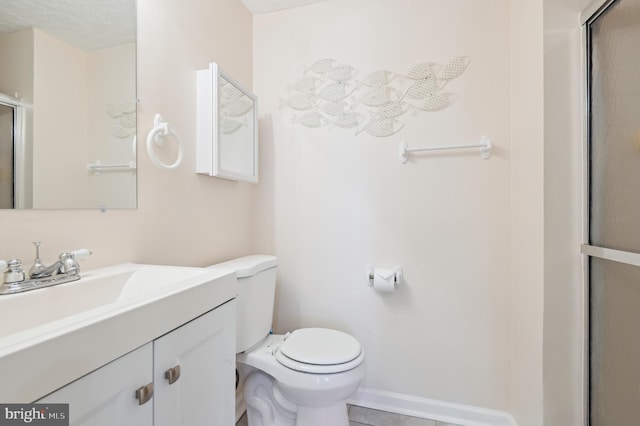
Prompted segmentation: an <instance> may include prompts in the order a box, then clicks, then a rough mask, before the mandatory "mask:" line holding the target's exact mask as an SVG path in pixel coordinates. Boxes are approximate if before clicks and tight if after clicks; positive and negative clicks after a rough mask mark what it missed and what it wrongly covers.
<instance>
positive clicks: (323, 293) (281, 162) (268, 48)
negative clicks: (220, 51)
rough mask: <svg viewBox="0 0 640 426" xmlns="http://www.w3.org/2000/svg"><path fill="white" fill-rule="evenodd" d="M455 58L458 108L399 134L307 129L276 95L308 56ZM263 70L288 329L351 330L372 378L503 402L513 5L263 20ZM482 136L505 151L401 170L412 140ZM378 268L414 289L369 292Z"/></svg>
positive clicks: (319, 7)
mask: <svg viewBox="0 0 640 426" xmlns="http://www.w3.org/2000/svg"><path fill="white" fill-rule="evenodd" d="M488 22H491V25H487V23H488ZM329 28H330V29H331V30H329ZM459 55H468V56H470V58H471V63H470V65H469V67H468V69H467V70H466V71H465V73H464V74H463V75H462V76H461V77H460V78H458V79H457V80H454V81H452V82H450V83H449V85H448V86H447V88H448V90H450V91H452V92H455V93H456V94H457V100H456V102H455V104H454V105H453V106H452V107H451V108H449V109H446V110H443V111H439V112H434V113H421V114H417V115H416V114H411V113H408V114H406V116H403V117H402V118H403V121H405V123H406V124H405V128H404V129H403V130H402V131H401V132H399V133H397V134H396V135H394V136H391V137H387V138H375V137H373V136H369V135H367V134H366V133H362V134H360V135H358V136H354V133H353V131H345V130H342V129H339V128H337V127H333V128H332V127H328V128H322V129H308V128H305V127H303V126H301V125H299V124H298V125H294V124H292V122H291V115H292V111H291V110H289V109H286V108H281V107H280V105H279V103H280V101H279V98H285V99H286V97H287V94H288V92H287V84H292V83H294V82H295V81H296V79H298V78H300V77H301V75H302V70H303V65H307V66H308V65H310V64H311V63H312V62H313V61H315V60H317V59H320V58H325V57H329V58H334V59H336V60H338V61H340V62H343V63H346V64H349V65H352V66H354V67H355V68H356V69H358V70H360V74H359V75H358V77H360V78H364V77H365V76H366V75H367V74H368V73H370V72H373V71H376V70H379V69H389V70H392V71H395V72H407V71H408V70H409V68H410V67H411V66H412V65H415V64H417V63H419V62H437V63H446V62H447V61H448V60H449V59H451V58H453V57H455V56H459ZM254 70H255V75H254V81H255V84H254V89H255V91H256V93H257V95H258V96H259V98H260V117H261V125H262V129H261V132H262V133H261V149H262V151H261V155H262V160H261V170H262V172H261V173H262V174H261V179H262V181H261V184H260V189H261V191H263V195H262V197H263V198H262V202H261V204H260V207H259V208H258V209H257V212H259V222H260V223H261V224H262V226H261V227H260V229H266V230H267V232H269V230H270V229H273V231H271V232H273V233H274V234H273V236H272V237H271V238H272V240H270V239H269V235H267V238H265V241H262V242H261V249H262V250H264V251H272V252H274V253H275V254H276V255H277V256H278V257H279V258H280V269H279V296H278V309H277V313H276V331H279V332H284V331H287V330H291V329H293V328H296V327H301V326H312V325H313V326H327V327H334V328H337V329H340V330H344V331H347V332H349V333H351V334H353V335H354V336H355V337H357V338H358V339H359V340H360V341H361V342H362V343H363V345H364V347H365V350H366V354H367V365H368V373H367V377H366V381H365V383H364V386H365V387H368V388H373V389H378V390H385V391H392V392H397V393H402V394H409V395H415V396H420V397H425V398H433V399H438V400H444V401H454V402H457V403H462V404H470V405H477V406H482V407H488V408H495V409H500V410H507V409H508V404H509V398H508V391H509V385H508V384H509V327H510V312H511V308H510V306H509V294H510V276H509V241H510V237H509V233H510V229H509V225H508V224H509V220H510V211H509V209H510V201H509V191H510V189H509V157H510V143H509V102H510V100H509V3H508V2H507V1H503V0H493V1H484V2H477V1H473V0H458V1H447V2H438V1H420V2H416V1H412V0H401V1H375V2H371V1H367V0H340V1H328V2H322V3H319V4H316V5H312V6H308V7H302V8H297V9H292V10H288V11H283V12H277V13H271V14H267V15H258V16H256V17H255V18H254ZM484 133H486V134H488V135H489V136H491V138H492V140H493V142H494V144H495V147H496V148H495V150H494V155H493V156H492V157H491V159H490V160H482V159H481V158H480V156H479V155H478V152H472V153H469V152H466V153H464V152H463V153H458V154H442V153H439V154H438V153H436V154H434V155H416V156H414V157H412V159H411V161H410V162H409V163H408V164H404V165H403V164H401V163H400V161H399V159H398V156H397V150H398V145H399V144H400V143H401V142H402V141H406V142H407V144H408V145H409V146H411V147H421V146H434V145H452V144H461V143H462V144H469V143H478V142H479V139H480V136H481V135H482V134H484ZM264 193H266V194H268V195H266V196H265V195H264ZM260 234H262V232H260ZM368 263H372V264H374V265H376V266H379V267H385V266H392V265H395V264H399V265H401V266H402V267H403V268H404V271H405V274H406V275H405V278H406V284H405V285H404V286H402V287H401V288H400V289H399V290H398V291H397V292H396V293H394V294H381V293H378V292H376V291H374V290H372V289H371V288H369V287H367V284H366V277H365V267H366V265H367V264H368Z"/></svg>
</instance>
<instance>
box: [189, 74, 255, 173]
mask: <svg viewBox="0 0 640 426" xmlns="http://www.w3.org/2000/svg"><path fill="white" fill-rule="evenodd" d="M196 98H197V116H196V123H197V124H196V126H197V129H196V139H197V144H196V147H197V148H196V152H197V159H196V172H197V173H200V174H205V175H208V176H216V177H220V178H225V179H230V180H236V181H245V182H251V183H257V182H258V99H257V98H256V96H255V95H254V94H253V93H251V92H250V91H249V90H247V89H246V88H245V87H244V86H242V84H240V83H238V82H237V81H236V80H234V79H233V78H232V77H231V76H230V75H228V74H227V73H225V72H224V71H223V70H222V69H221V68H220V66H219V65H218V64H216V63H211V64H209V68H208V69H205V70H199V71H197V97H196Z"/></svg>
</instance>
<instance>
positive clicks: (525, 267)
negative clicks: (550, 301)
mask: <svg viewBox="0 0 640 426" xmlns="http://www.w3.org/2000/svg"><path fill="white" fill-rule="evenodd" d="M542 24H543V16H542V0H511V175H510V184H511V205H510V222H511V235H510V237H511V241H510V249H511V259H510V260H511V262H510V263H511V312H512V320H511V321H512V328H511V352H510V380H511V386H510V404H509V406H510V411H511V413H512V414H513V415H514V417H515V418H516V420H517V421H518V424H519V425H521V426H528V425H541V424H542V416H543V389H542V318H543V317H542V316H543V303H544V300H543V290H544V288H543V286H544V281H543V279H544V277H543V267H544V264H543V262H544V246H543V244H544V238H543V235H544V217H543V214H544V211H543V207H544V204H543V202H544V200H543V197H544V194H543V191H544V188H543V182H544V181H543V179H544V134H543V129H544V116H543V114H544V105H543V101H544V97H543V90H544V81H543V45H542Z"/></svg>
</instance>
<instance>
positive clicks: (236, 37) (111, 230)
mask: <svg viewBox="0 0 640 426" xmlns="http://www.w3.org/2000/svg"><path fill="white" fill-rule="evenodd" d="M138 7H139V20H138V21H139V27H138V34H139V38H138V96H139V98H140V100H141V103H140V106H139V107H140V109H139V130H138V135H139V137H140V138H146V135H147V133H148V132H149V130H151V127H152V121H153V115H154V114H155V113H162V114H163V115H164V116H165V117H166V118H167V119H168V120H169V121H170V122H171V124H172V125H173V126H174V129H175V131H176V132H177V133H178V134H179V135H180V136H181V138H182V139H183V142H184V144H185V160H184V163H183V165H182V166H181V167H180V168H179V169H177V170H175V171H172V172H168V171H164V170H158V169H156V168H155V167H154V166H153V165H152V163H151V161H150V160H149V159H148V157H147V156H146V153H144V151H139V152H140V155H139V162H138V163H139V175H138V183H139V208H138V209H137V210H132V211H107V212H106V213H100V212H99V211H97V210H93V211H92V210H86V211H70V210H60V211H11V210H2V211H0V258H2V259H8V258H12V257H19V258H21V259H22V260H23V261H25V263H26V264H27V267H28V266H29V264H30V262H31V261H32V259H33V248H32V244H31V241H33V240H42V241H43V246H42V249H41V253H42V255H43V258H44V260H45V261H48V262H49V261H51V260H53V259H54V258H55V257H56V256H57V254H58V253H59V252H60V251H62V250H69V249H74V248H78V247H88V248H91V249H93V250H94V254H93V256H92V257H91V258H90V259H88V260H86V261H83V262H82V264H83V267H84V268H85V269H91V268H95V267H99V266H106V265H112V264H117V263H122V262H131V261H133V262H148V263H165V264H177V265H205V264H209V263H211V262H214V261H220V260H223V259H228V258H231V257H235V256H239V255H243V254H247V253H250V252H251V235H250V231H251V229H250V228H251V220H250V218H251V214H252V213H251V209H252V202H251V190H252V188H251V185H248V184H246V185H245V184H239V183H233V182H228V181H224V180H222V179H213V178H208V177H204V176H197V175H196V174H195V144H194V140H195V71H196V70H197V69H200V68H204V67H206V65H207V63H208V62H210V61H217V62H219V63H221V64H222V65H223V66H224V67H225V69H226V70H228V71H229V72H230V73H232V74H233V75H234V76H237V78H238V79H239V80H240V81H242V82H243V83H244V84H245V85H247V86H251V80H252V58H251V38H252V29H251V15H250V14H249V12H248V11H247V10H246V9H245V8H244V6H242V4H241V3H240V2H237V1H236V0H219V1H216V2H215V3H212V2H209V1H205V0H189V1H188V2H172V1H168V0H162V1H152V0H141V1H139V2H138ZM59 189H61V190H63V191H64V187H63V188H59Z"/></svg>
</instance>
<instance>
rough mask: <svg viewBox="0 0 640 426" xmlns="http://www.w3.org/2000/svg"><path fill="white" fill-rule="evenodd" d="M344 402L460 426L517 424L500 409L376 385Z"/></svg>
mask: <svg viewBox="0 0 640 426" xmlns="http://www.w3.org/2000/svg"><path fill="white" fill-rule="evenodd" d="M348 403H349V404H353V405H358V406H361V407H367V408H373V409H376V410H383V411H388V412H391V413H397V414H404V415H406V416H413V417H420V418H423V419H431V420H437V421H440V422H447V423H454V424H456V425H461V426H518V424H517V423H516V421H515V419H514V418H513V416H512V415H511V414H509V413H507V412H504V411H498V410H490V409H487V408H480V407H474V406H470V405H463V404H455V403H452V402H445V401H438V400H435V399H428V398H420V397H416V396H411V395H404V394H401V393H394V392H387V391H382V390H377V389H367V388H360V389H358V391H357V392H356V393H355V395H354V396H353V397H352V398H351V399H349V401H348Z"/></svg>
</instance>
